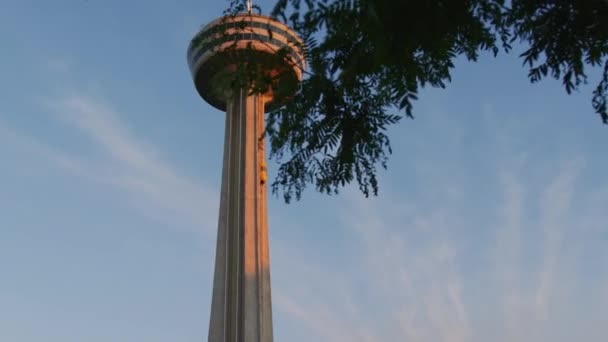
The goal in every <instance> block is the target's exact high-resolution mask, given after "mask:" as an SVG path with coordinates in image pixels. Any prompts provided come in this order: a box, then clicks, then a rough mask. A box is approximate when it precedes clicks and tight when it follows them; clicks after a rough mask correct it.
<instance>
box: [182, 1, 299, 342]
mask: <svg viewBox="0 0 608 342" xmlns="http://www.w3.org/2000/svg"><path fill="white" fill-rule="evenodd" d="M248 4H249V6H250V2H249V3H248ZM301 46H302V45H301V40H300V39H299V38H298V36H297V35H296V33H295V32H294V31H293V30H291V29H290V28H289V27H287V26H285V25H284V24H282V23H280V22H278V21H276V20H274V19H272V18H270V17H266V16H262V15H254V14H251V10H250V7H249V11H248V13H243V14H238V15H236V16H228V17H222V18H219V19H217V20H214V21H212V22H211V23H209V24H208V25H206V26H205V27H203V28H202V29H201V30H200V31H199V32H198V33H197V35H196V36H195V37H194V39H193V40H192V43H191V44H190V46H189V47H188V64H189V67H190V72H191V74H192V78H193V80H194V84H195V86H196V90H197V91H198V93H199V94H200V96H201V97H202V98H203V99H204V100H205V101H206V102H207V103H209V104H210V105H212V106H213V107H215V108H217V109H219V110H222V111H226V128H225V138H224V157H223V165H222V185H221V194H220V212H219V223H218V233H217V250H216V256H215V273H214V280H213V297H212V304H211V318H210V325H209V342H270V341H272V339H273V334H272V309H271V296H270V267H269V266H270V260H269V250H268V221H267V206H266V204H267V194H266V191H267V189H266V188H267V186H266V156H265V146H264V139H263V132H264V114H265V113H266V112H268V111H271V110H274V109H276V108H279V107H280V106H281V105H283V104H284V103H285V101H287V99H288V98H289V95H293V92H295V89H296V88H295V87H289V86H287V91H285V87H283V91H282V92H281V95H280V96H279V95H277V92H276V88H275V87H269V88H268V89H267V90H265V91H263V92H252V91H251V84H244V85H242V86H235V85H232V86H231V87H228V88H226V87H225V85H222V84H220V83H222V82H221V81H219V80H220V79H221V77H218V76H222V75H224V76H225V75H226V74H227V73H228V74H229V73H230V72H232V71H235V70H238V69H239V67H243V66H244V65H245V64H247V65H256V66H257V67H258V69H260V68H261V70H262V74H264V75H265V76H268V77H271V78H273V79H274V84H278V85H290V84H291V85H297V83H298V82H299V81H300V80H301V78H302V72H303V70H304V68H305V65H304V58H303V53H302V50H301V48H300V47H301ZM278 51H283V53H282V54H281V58H276V57H277V56H278V55H279V54H278V53H277V52H278ZM285 52H286V53H285ZM269 57H270V58H269ZM268 61H271V62H270V63H269V62H268ZM241 84H242V83H241ZM272 89H275V91H274V92H273V90H272ZM290 93H291V94H290Z"/></svg>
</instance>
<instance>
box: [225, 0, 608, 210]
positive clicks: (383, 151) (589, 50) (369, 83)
mask: <svg viewBox="0 0 608 342" xmlns="http://www.w3.org/2000/svg"><path fill="white" fill-rule="evenodd" d="M245 8H246V3H245V1H242V0H231V1H230V4H229V7H228V9H227V11H226V14H231V13H232V14H234V13H238V12H243V11H244V10H245ZM271 16H273V17H275V18H278V19H280V20H282V21H284V22H286V23H287V24H288V25H290V26H291V27H292V28H293V29H295V30H296V31H297V32H298V33H299V35H300V36H301V37H302V38H303V41H304V47H305V50H306V59H307V62H308V66H309V67H308V70H307V71H306V77H305V78H304V80H303V81H302V84H301V87H300V89H299V91H298V92H297V93H296V95H295V96H294V98H293V99H292V101H291V102H289V103H288V104H287V105H286V106H284V107H282V108H280V109H278V110H276V111H273V112H271V113H269V115H268V121H267V129H266V136H267V138H268V139H269V141H270V146H271V149H270V158H272V159H275V160H277V161H278V162H279V163H280V167H279V169H278V174H277V178H276V179H275V180H274V182H273V183H272V185H271V186H272V190H273V192H275V193H277V194H279V193H280V194H282V195H283V196H284V199H285V200H286V201H287V202H289V201H290V200H291V199H293V198H296V199H299V198H300V197H301V195H302V193H303V191H304V189H305V188H306V187H307V186H308V185H312V186H314V187H315V188H316V189H317V190H318V191H320V192H324V193H328V194H332V193H338V191H339V189H340V188H341V187H343V186H344V185H346V184H348V183H351V182H353V181H356V182H357V183H358V185H359V188H360V189H361V191H362V192H363V194H364V195H365V196H369V195H370V194H374V195H376V194H377V193H378V179H377V171H378V169H379V168H386V167H387V161H388V156H389V155H390V154H391V146H390V140H389V137H388V135H387V133H386V131H387V128H388V127H389V126H390V125H392V124H396V123H398V122H399V121H400V120H401V119H402V118H403V117H413V115H414V107H413V104H414V102H415V100H416V99H417V94H418V92H419V90H420V88H422V87H425V86H431V87H440V88H444V87H446V85H447V84H448V83H449V82H450V80H451V78H450V75H451V71H452V69H453V68H454V61H455V59H456V58H458V57H459V56H464V57H465V58H466V59H468V60H470V61H476V60H477V58H478V56H479V54H480V53H483V52H486V51H487V52H490V53H492V54H494V55H497V54H499V53H501V51H502V52H504V53H510V52H511V51H512V49H511V44H513V43H514V42H519V43H521V44H523V46H524V47H525V51H524V52H523V53H521V54H520V55H519V56H520V57H521V58H522V62H523V64H524V65H525V66H526V67H527V69H528V77H529V79H530V81H531V82H539V81H541V80H543V79H544V78H546V77H553V78H555V79H559V80H561V82H562V83H563V86H564V88H565V91H566V92H567V93H568V94H570V93H571V92H572V91H575V90H577V89H579V87H580V86H581V85H582V84H585V83H586V82H587V73H586V72H588V69H589V68H590V67H602V68H603V74H602V78H601V80H600V82H599V84H597V86H596V87H595V90H594V91H593V95H592V105H593V108H594V110H595V111H596V113H597V115H599V116H600V119H601V120H602V121H603V123H605V124H608V112H607V104H608V102H607V96H608V0H568V1H566V0H564V1H557V0H512V1H505V0H427V1H420V0H277V2H276V4H275V6H274V8H273V10H272V12H271ZM245 74H247V75H249V76H247V77H249V78H252V77H254V78H256V77H257V79H259V77H258V76H251V75H252V73H245ZM258 83H259V82H258ZM262 88H263V87H261V88H260V87H256V89H262Z"/></svg>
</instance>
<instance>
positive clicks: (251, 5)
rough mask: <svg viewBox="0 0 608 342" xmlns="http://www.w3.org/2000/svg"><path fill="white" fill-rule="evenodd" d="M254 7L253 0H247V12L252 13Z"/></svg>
mask: <svg viewBox="0 0 608 342" xmlns="http://www.w3.org/2000/svg"><path fill="white" fill-rule="evenodd" d="M252 7H253V0H247V14H251V8H252Z"/></svg>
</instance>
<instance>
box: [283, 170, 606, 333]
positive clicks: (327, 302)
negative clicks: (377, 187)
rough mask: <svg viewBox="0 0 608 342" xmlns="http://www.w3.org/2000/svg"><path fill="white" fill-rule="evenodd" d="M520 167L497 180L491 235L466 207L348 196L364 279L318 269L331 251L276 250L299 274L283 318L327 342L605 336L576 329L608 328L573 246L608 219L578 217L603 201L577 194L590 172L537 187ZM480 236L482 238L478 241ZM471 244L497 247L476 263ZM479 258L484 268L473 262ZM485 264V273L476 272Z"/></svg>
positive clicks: (289, 285)
mask: <svg viewBox="0 0 608 342" xmlns="http://www.w3.org/2000/svg"><path fill="white" fill-rule="evenodd" d="M515 164H516V166H514V167H513V168H511V169H501V170H499V172H498V174H497V175H496V176H495V181H496V184H497V186H496V189H497V191H498V194H499V196H498V198H499V200H498V201H497V202H496V204H495V205H494V206H493V210H494V211H495V212H494V213H489V215H488V217H494V219H493V220H492V221H491V222H489V223H488V225H487V226H485V227H480V228H479V229H486V230H490V231H489V234H485V235H481V236H483V237H471V236H467V235H466V234H462V236H459V235H460V232H464V231H466V230H467V228H468V226H469V225H471V224H477V221H475V220H474V219H473V218H467V217H463V216H462V214H461V213H460V212H458V211H457V210H456V209H454V208H448V207H441V206H439V205H437V206H435V207H416V206H415V205H413V204H411V203H409V202H408V201H407V200H406V199H401V198H399V197H394V198H388V197H387V196H386V195H384V196H383V197H380V198H376V199H372V200H367V199H363V198H361V197H360V196H359V195H358V194H355V195H353V196H349V195H348V194H346V196H345V197H344V198H345V199H347V200H346V201H345V204H344V205H343V206H342V207H341V208H340V211H341V213H342V214H341V217H342V223H343V226H345V227H349V229H348V230H347V232H348V233H349V234H351V235H350V236H351V239H352V241H351V243H350V244H349V245H350V246H351V247H350V248H349V249H348V250H346V251H344V252H343V253H345V254H347V258H346V259H347V260H351V261H350V262H352V264H354V265H356V267H357V271H356V272H352V270H350V271H349V267H348V265H345V266H344V268H345V270H342V269H339V268H338V269H336V268H334V267H331V266H327V265H324V264H323V263H322V262H314V261H313V262H311V261H310V260H309V259H308V258H306V256H307V255H308V254H311V255H315V254H317V253H322V251H316V252H309V251H306V250H304V249H299V248H301V247H299V246H300V243H298V242H297V241H289V240H283V241H276V242H274V243H273V248H275V249H274V250H273V251H274V252H275V254H278V255H279V256H280V257H279V258H275V259H274V260H275V261H274V263H273V267H274V266H277V264H278V268H279V269H278V270H279V274H282V273H286V271H283V269H284V268H287V267H289V269H291V270H298V271H296V272H293V271H292V272H289V280H286V279H280V280H279V281H278V282H279V283H280V284H281V286H282V288H281V289H280V290H279V293H280V294H279V295H278V296H277V300H276V301H275V307H276V309H277V310H278V311H279V312H280V313H281V317H289V321H290V322H291V323H292V324H294V325H296V326H299V327H302V329H304V330H306V331H314V333H315V334H316V335H317V336H319V340H320V341H355V342H358V341H388V340H397V341H414V342H416V341H421V342H422V341H439V342H441V341H444V342H465V341H486V340H493V341H504V342H507V341H523V342H528V341H529V342H538V341H555V340H557V341H564V342H565V341H568V340H570V339H571V336H589V337H594V336H602V334H604V335H605V333H607V332H608V331H607V330H606V328H605V326H594V327H593V328H592V329H589V326H588V325H583V324H579V325H575V324H573V325H568V324H564V322H568V321H569V317H578V318H577V319H578V320H583V321H589V322H593V321H597V319H595V318H594V314H593V313H596V314H597V313H598V312H602V311H604V310H603V305H605V296H606V294H605V290H602V289H601V286H597V287H594V288H596V289H597V290H598V291H597V293H595V294H594V293H586V294H581V293H580V291H581V288H579V287H577V285H576V284H577V283H575V282H574V283H573V282H572V280H573V279H576V278H577V277H578V276H579V273H578V272H579V271H578V269H577V267H576V266H577V265H578V264H579V263H580V262H581V258H582V255H581V254H580V251H579V250H576V249H574V248H569V247H568V244H567V242H571V243H575V242H576V241H585V239H587V236H585V235H581V236H579V235H577V234H588V233H589V232H579V231H578V230H577V229H578V227H577V222H594V221H596V220H598V219H601V218H602V217H604V216H605V215H604V213H603V211H602V210H600V209H599V208H595V209H589V210H586V211H579V210H577V208H578V207H579V206H580V207H585V206H586V204H590V203H593V202H594V201H596V200H598V196H600V195H599V194H598V193H597V192H592V193H585V192H582V191H581V190H580V189H579V187H578V186H577V185H578V184H580V182H581V177H582V176H581V170H583V166H584V164H583V163H582V161H581V160H575V161H573V162H570V161H569V162H563V163H561V164H559V163H558V164H557V165H558V166H557V167H553V168H552V172H551V173H549V174H547V175H546V177H545V183H543V184H532V183H531V182H530V181H529V175H528V173H527V171H528V170H529V166H530V164H528V163H526V162H525V161H522V162H520V163H515ZM453 182H454V183H456V184H454V186H461V187H463V188H467V184H464V183H461V181H460V180H459V179H455V180H453ZM387 186H389V185H387ZM445 191H446V192H447V191H449V190H448V189H446V190H445ZM500 194H502V197H501V196H500ZM344 195H345V194H342V196H344ZM492 195H493V194H492ZM606 195H607V194H606V193H604V194H603V196H604V197H603V201H604V202H605V201H606V200H608V197H606ZM463 196H465V199H464V200H466V201H470V202H471V203H475V199H473V198H466V196H467V194H466V193H465V194H464V195H463ZM477 200H479V199H477ZM472 205H474V204H472ZM591 208H593V207H591ZM470 238H476V239H481V240H480V241H475V244H471V243H469V241H468V239H470ZM569 240H570V241H569ZM277 242H278V243H277ZM277 245H279V248H278V249H279V250H278V251H277V248H276V247H277ZM471 245H476V246H484V245H485V246H487V248H479V250H478V253H476V254H474V253H470V252H469V251H466V250H465V247H466V246H471ZM470 254H474V255H475V261H477V260H481V262H476V263H475V266H474V265H472V264H471V262H472V261H473V260H472V259H470V258H471V256H470ZM277 260H278V261H277ZM283 260H288V261H283ZM485 260H487V261H488V262H485ZM477 265H479V267H484V268H483V269H481V270H474V271H475V272H472V271H473V269H474V268H475V267H478V266H477ZM599 271H601V272H603V273H601V274H600V275H599V277H598V278H599V279H598V280H599V281H602V279H606V278H607V275H608V273H607V272H606V271H607V270H606V269H603V270H599ZM273 274H274V275H275V276H276V275H277V272H274V273H273ZM474 274H475V275H474ZM307 288H308V289H309V290H307ZM310 288H314V290H311V289H310ZM275 289H276V288H275ZM581 296H592V297H595V298H596V304H597V307H594V308H590V307H588V306H585V305H582V304H579V303H577V301H573V299H574V298H578V297H581ZM587 300H588V299H587ZM560 336H561V337H560Z"/></svg>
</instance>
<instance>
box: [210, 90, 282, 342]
mask: <svg viewBox="0 0 608 342" xmlns="http://www.w3.org/2000/svg"><path fill="white" fill-rule="evenodd" d="M264 104H265V99H264V97H263V96H262V95H251V96H249V95H248V91H247V90H246V89H241V90H239V91H236V94H235V96H233V97H232V98H231V99H230V100H229V101H228V102H227V106H226V131H225V142H224V159H223V169H222V185H221V198H220V212H219V223H218V235H217V250H216V259H215V273H214V281H213V299H212V304H211V318H210V326H209V342H272V339H273V337H272V309H271V297H270V267H269V265H270V260H269V249H268V223H267V207H266V203H267V194H266V175H265V172H266V162H265V159H266V156H265V146H264V140H263V132H264Z"/></svg>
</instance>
